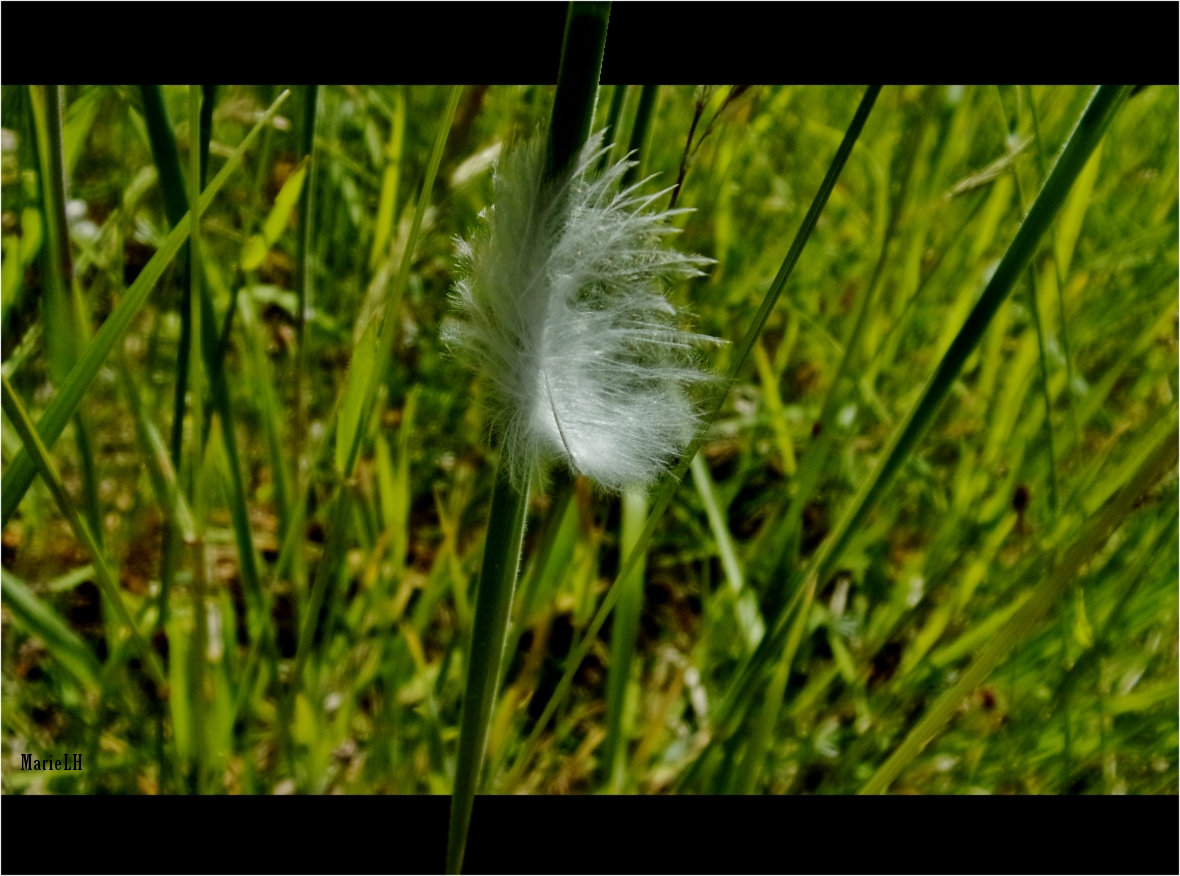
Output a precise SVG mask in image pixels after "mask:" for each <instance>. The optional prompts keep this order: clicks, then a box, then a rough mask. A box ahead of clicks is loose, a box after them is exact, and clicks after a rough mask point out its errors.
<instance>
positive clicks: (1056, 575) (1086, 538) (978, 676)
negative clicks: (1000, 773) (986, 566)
mask: <svg viewBox="0 0 1180 876" xmlns="http://www.w3.org/2000/svg"><path fill="white" fill-rule="evenodd" d="M1175 418H1176V412H1175V408H1173V410H1172V415H1171V419H1172V428H1171V429H1170V430H1169V432H1168V434H1167V435H1166V436H1165V437H1164V439H1163V441H1161V442H1160V443H1159V444H1158V445H1157V446H1156V448H1155V449H1154V451H1153V452H1152V453H1151V455H1150V456H1149V457H1148V458H1147V460H1145V461H1144V463H1143V464H1142V465H1141V466H1140V467H1139V469H1138V471H1137V472H1136V473H1135V475H1134V477H1133V478H1131V480H1130V482H1129V483H1128V484H1127V485H1126V486H1124V487H1123V488H1122V489H1121V490H1120V491H1119V492H1118V493H1117V494H1116V495H1114V496H1112V497H1111V499H1110V500H1109V501H1108V502H1107V503H1106V505H1105V506H1104V507H1103V508H1102V509H1101V511H1100V512H1099V513H1098V514H1097V515H1095V516H1094V517H1093V518H1092V519H1091V520H1090V522H1089V523H1088V524H1087V525H1086V527H1085V529H1084V530H1083V531H1082V533H1081V534H1080V535H1079V536H1078V537H1077V538H1076V539H1075V540H1074V542H1073V544H1072V545H1071V546H1070V548H1069V550H1068V551H1066V552H1065V555H1064V557H1063V558H1062V560H1061V562H1060V563H1058V564H1057V565H1056V566H1055V567H1054V569H1053V572H1052V574H1051V575H1050V576H1049V577H1048V578H1047V579H1045V580H1044V581H1042V582H1041V583H1040V584H1038V585H1037V587H1036V589H1035V591H1034V592H1033V594H1032V596H1031V598H1029V599H1028V601H1027V602H1025V603H1024V604H1023V605H1022V606H1021V607H1020V609H1019V610H1018V611H1017V612H1016V614H1014V615H1013V616H1012V619H1011V620H1010V621H1009V622H1008V623H1007V624H1006V625H1005V626H1004V628H1003V629H1002V630H1001V631H1000V632H999V633H998V634H997V635H996V636H995V637H994V638H993V639H992V640H991V641H990V642H988V644H987V645H985V646H984V648H983V650H981V651H980V652H979V654H978V655H977V656H976V658H975V660H973V661H972V663H971V665H970V666H969V667H968V668H967V669H966V670H964V671H963V674H962V675H960V676H959V678H958V680H957V681H956V682H955V684H954V685H953V686H952V687H951V688H950V690H948V691H947V692H946V693H944V694H943V695H942V696H941V697H939V699H938V701H937V702H935V704H934V705H933V706H931V707H930V709H929V710H928V711H927V712H926V714H925V715H923V716H922V719H921V720H920V721H919V722H918V723H917V725H915V726H914V728H913V729H912V730H911V731H910V732H909V733H908V734H907V735H906V738H905V740H904V741H903V742H902V743H901V745H899V746H898V747H897V749H896V750H895V751H894V752H893V754H892V755H890V756H889V758H888V760H886V761H885V763H883V764H882V765H881V766H880V768H879V769H878V770H877V772H876V773H874V775H873V777H872V778H871V779H869V781H868V782H867V783H866V784H865V786H864V787H863V788H861V790H860V793H862V794H880V793H883V792H884V791H886V790H887V789H888V788H889V786H890V784H892V783H893V781H894V779H896V778H897V777H898V775H899V774H900V773H901V771H902V770H903V769H904V768H905V767H906V765H907V764H908V763H909V762H910V761H911V760H913V759H914V757H915V756H916V755H917V754H918V753H919V752H920V751H921V750H922V749H923V748H924V747H925V746H926V745H927V744H928V743H929V742H930V741H931V740H932V739H933V738H934V737H935V735H936V734H937V733H938V732H939V730H941V729H942V727H943V725H945V724H946V723H947V721H949V720H950V718H951V716H952V715H953V714H954V712H955V710H957V709H958V708H959V705H960V704H961V703H962V702H963V699H964V698H965V697H966V696H967V695H968V694H970V693H971V691H973V690H975V688H976V687H978V686H979V684H980V683H982V682H983V680H984V679H985V678H987V676H988V675H989V674H990V673H991V671H992V670H993V669H995V668H996V666H997V665H998V664H999V663H1000V661H1001V660H1003V659H1004V657H1005V656H1006V655H1007V654H1008V652H1009V651H1010V650H1011V649H1012V648H1013V646H1015V645H1016V644H1017V643H1019V642H1020V641H1021V640H1022V639H1023V638H1025V637H1026V636H1027V635H1028V634H1029V633H1030V632H1031V631H1032V629H1033V627H1034V626H1035V625H1036V623H1037V621H1038V620H1039V619H1040V618H1041V617H1042V615H1044V614H1045V613H1046V612H1047V611H1048V610H1049V609H1050V608H1051V607H1052V606H1053V605H1054V604H1055V603H1056V602H1057V600H1058V598H1059V597H1060V596H1061V594H1062V593H1064V592H1065V590H1066V589H1067V588H1068V587H1069V586H1070V585H1071V584H1072V583H1074V581H1075V580H1076V578H1077V572H1078V570H1079V569H1080V568H1081V567H1082V565H1083V564H1084V563H1086V562H1088V561H1089V559H1090V558H1091V557H1093V556H1094V555H1095V554H1096V553H1097V552H1098V551H1099V550H1100V549H1101V548H1102V546H1103V545H1104V544H1105V543H1106V540H1107V539H1108V538H1110V536H1111V535H1112V534H1113V533H1114V531H1115V530H1116V529H1117V528H1118V527H1119V526H1120V525H1121V524H1122V523H1123V521H1124V520H1126V519H1127V517H1128V516H1129V515H1130V514H1131V513H1132V511H1133V508H1134V505H1135V503H1136V502H1138V501H1139V499H1140V498H1142V497H1143V495H1144V494H1145V493H1146V492H1147V491H1148V490H1149V489H1150V488H1151V487H1152V486H1153V485H1154V484H1155V483H1156V482H1157V481H1158V480H1159V479H1160V478H1161V477H1162V476H1163V475H1164V474H1166V473H1167V472H1168V471H1170V470H1171V469H1172V468H1173V467H1174V466H1175V465H1176V460H1177V444H1178V442H1180V433H1178V432H1177V429H1176V425H1175V422H1176V421H1175Z"/></svg>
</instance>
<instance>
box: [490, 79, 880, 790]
mask: <svg viewBox="0 0 1180 876" xmlns="http://www.w3.org/2000/svg"><path fill="white" fill-rule="evenodd" d="M880 90H881V86H879V85H872V86H869V88H868V89H867V90H866V92H865V94H864V97H863V98H862V99H861V102H860V105H859V106H858V107H857V110H856V113H855V114H854V115H853V118H852V121H851V122H850V123H849V125H848V130H847V131H846V132H845V134H844V139H843V140H842V141H841V143H840V146H839V148H838V149H837V150H836V154H835V156H834V157H833V158H832V163H831V165H830V166H829V167H828V171H827V173H826V174H825V176H824V179H823V182H821V183H820V187H819V190H818V191H817V192H816V194H815V197H814V198H813V199H812V202H811V207H810V208H809V209H808V211H807V215H806V216H805V217H804V219H803V223H802V224H801V225H800V227H799V230H798V232H796V234H795V238H794V240H793V241H792V243H791V247H790V249H789V250H788V251H787V256H786V258H785V259H784V260H783V264H782V266H781V267H780V268H779V271H778V274H777V275H775V278H774V280H773V281H772V282H771V284H770V288H769V289H768V290H767V292H766V295H765V297H764V298H763V299H762V303H761V305H760V306H759V307H758V311H757V312H756V313H755V315H754V319H753V321H752V323H751V325H750V328H749V330H747V332H746V334H745V335H744V336H743V338H742V340H741V341H740V342H739V343H738V345H737V348H736V350H735V352H734V354H733V355H732V357H731V360H730V361H731V366H730V371H729V375H728V376H729V380H728V382H727V388H728V384H729V383H732V382H733V380H734V379H735V378H736V376H737V374H738V373H739V372H740V370H741V368H742V366H743V365H744V364H745V361H746V357H747V356H748V355H749V353H750V350H751V349H752V348H753V346H754V343H755V342H756V341H757V340H758V336H759V335H760V334H761V332H762V328H763V326H765V325H766V320H767V319H768V318H769V317H770V312H771V311H772V310H773V309H774V305H775V304H776V303H777V302H778V299H779V296H780V295H781V294H782V291H783V288H784V287H785V286H786V283H787V280H788V279H789V278H790V276H791V273H792V271H793V270H794V268H795V264H796V263H797V262H798V261H799V256H800V255H801V254H802V252H803V248H804V247H805V246H806V245H807V241H808V240H809V239H810V237H811V233H812V231H814V230H815V224H816V222H818V221H819V217H820V214H821V213H822V212H823V208H824V205H825V204H827V201H828V197H829V196H830V195H831V193H832V189H833V188H835V185H836V180H837V179H838V178H839V176H840V171H841V170H843V169H844V165H845V163H846V162H847V161H848V156H849V155H850V154H851V152H852V147H853V146H854V145H856V141H857V139H858V138H859V137H860V132H861V130H862V129H863V128H864V125H865V122H866V121H867V120H868V117H869V113H870V112H871V111H872V108H873V104H874V103H875V102H876V100H877V95H878V94H879V93H880ZM725 394H726V391H722V392H718V393H716V398H715V399H714V401H713V404H712V406H711V411H710V414H709V416H708V418H707V422H712V420H714V419H715V418H716V416H717V412H718V411H720V409H721V405H722V404H723V402H724V401H725ZM704 434H705V429H701V430H700V432H699V433H698V435H697V437H696V438H695V439H694V440H693V441H692V442H691V443H690V444H689V446H688V447H687V448H686V449H685V452H684V455H683V456H682V457H681V459H680V462H679V464H678V465H677V466H676V468H675V470H673V472H672V473H671V475H670V476H669V477H667V478H666V479H665V480H664V482H663V484H662V485H661V486H660V488H659V489H658V490H657V491H656V494H655V500H654V501H653V503H652V510H651V513H650V514H648V517H647V523H646V524H645V525H644V528H643V533H642V534H641V535H640V537H639V542H638V546H637V548H636V551H637V553H636V556H638V555H639V553H640V552H642V551H645V550H646V546H647V542H648V541H649V540H650V539H651V536H652V533H654V532H655V528H656V526H657V524H658V523H659V521H660V518H662V517H663V514H664V512H665V511H666V510H667V508H668V504H669V503H670V502H671V501H672V496H673V494H674V493H675V491H676V488H677V487H678V486H679V484H680V480H681V479H682V478H683V477H684V475H685V473H686V472H687V471H688V467H689V465H690V464H691V463H692V459H693V457H694V456H696V452H697V450H699V449H700V446H701V444H702V442H703V441H704ZM630 565H631V563H629V562H628V563H624V564H623V568H622V569H621V570H620V572H619V575H618V577H617V578H616V579H615V582H614V583H613V584H612V585H611V587H610V589H609V590H608V591H607V593H606V596H605V597H604V598H603V601H602V604H601V605H600V606H599V609H598V613H597V614H596V615H595V617H594V620H593V621H592V622H591V624H590V627H589V629H588V630H587V633H586V635H585V636H584V637H583V639H582V641H581V643H580V644H579V645H578V646H577V648H575V649H572V650H571V653H570V656H569V658H568V659H567V662H566V668H565V672H564V674H563V675H562V678H561V681H560V682H559V683H558V685H557V688H556V689H555V690H554V692H553V695H552V696H551V697H550V698H549V702H548V703H547V704H546V705H545V709H544V711H543V712H542V713H541V716H540V717H539V718H538V719H537V722H536V724H534V725H533V730H532V732H531V733H530V734H529V738H528V740H527V741H526V742H525V745H524V750H523V752H522V754H521V755H520V756H519V757H518V758H517V761H516V764H515V765H514V766H513V768H512V777H511V778H510V780H509V781H508V783H507V787H512V786H513V785H514V781H513V780H512V779H515V778H519V775H520V773H521V772H522V771H523V770H524V768H525V766H526V765H527V763H528V761H529V760H530V759H531V757H532V753H533V751H534V750H535V748H536V744H537V741H538V739H540V736H541V733H542V732H544V729H545V727H546V726H547V725H548V723H549V721H550V719H552V717H553V713H554V712H555V711H556V709H557V707H558V705H560V703H562V702H563V701H564V700H565V697H566V696H567V695H568V693H569V688H570V683H571V682H572V681H573V677H574V674H575V673H576V672H577V670H578V667H579V666H580V665H581V663H582V661H583V660H584V659H585V658H586V655H587V654H588V653H589V652H590V648H591V647H592V645H593V643H594V639H595V637H596V636H597V635H598V631H599V630H600V629H601V628H602V625H603V623H605V622H606V618H607V616H608V615H609V614H610V612H611V610H612V609H613V608H614V605H615V602H616V601H617V599H618V595H619V581H620V580H621V579H623V578H625V577H626V576H627V575H629V574H631V571H632V570H631V568H630ZM763 644H765V639H764V640H763Z"/></svg>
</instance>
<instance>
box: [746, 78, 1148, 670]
mask: <svg viewBox="0 0 1180 876" xmlns="http://www.w3.org/2000/svg"><path fill="white" fill-rule="evenodd" d="M1125 94H1126V89H1125V87H1123V86H1101V87H1099V88H1098V89H1096V90H1095V92H1094V94H1093V97H1092V98H1091V100H1090V102H1089V104H1088V105H1087V107H1086V109H1085V111H1084V112H1083V114H1082V116H1081V118H1080V119H1079V120H1078V123H1077V126H1076V127H1075V128H1074V131H1073V133H1072V134H1071V135H1070V138H1069V140H1068V141H1067V142H1066V144H1065V147H1064V148H1063V150H1062V153H1061V155H1060V157H1059V158H1058V159H1057V162H1056V163H1055V164H1054V166H1053V170H1052V171H1051V172H1050V174H1049V177H1048V178H1047V179H1046V181H1045V184H1044V186H1043V187H1042V188H1041V191H1040V193H1038V195H1037V198H1036V200H1035V201H1034V202H1033V206H1032V208H1031V209H1030V210H1029V212H1028V215H1027V216H1026V217H1025V219H1024V222H1022V223H1021V226H1020V228H1019V230H1018V231H1017V232H1016V237H1015V238H1014V239H1013V241H1012V243H1011V244H1010V245H1009V247H1008V249H1007V251H1006V252H1005V253H1004V256H1003V258H1002V259H1001V260H1000V263H999V265H998V266H997V267H996V270H995V272H994V273H993V275H992V278H991V280H990V281H989V282H988V284H987V286H986V287H985V288H984V291H983V294H982V295H981V296H980V298H979V300H978V301H977V302H976V304H975V307H974V308H973V309H972V310H971V313H970V314H969V315H968V317H967V320H966V322H965V323H964V324H963V327H962V328H961V329H960V330H959V333H958V334H957V335H956V336H955V339H954V341H952V342H951V345H950V347H949V348H948V349H947V351H946V353H945V354H944V355H943V357H942V359H941V361H940V362H939V364H938V366H937V367H936V368H935V371H934V373H933V374H932V375H931V377H930V379H929V380H928V381H927V383H926V386H925V388H924V389H923V391H922V395H921V396H920V397H919V399H918V401H917V402H916V403H915V404H914V406H913V407H912V408H911V409H910V411H909V413H908V414H907V415H906V417H905V419H904V420H903V421H902V422H901V423H899V424H898V426H897V428H896V429H895V430H894V433H893V435H892V436H891V438H890V440H889V443H888V444H887V445H886V447H885V449H884V450H883V451H882V453H881V456H880V461H879V462H878V463H877V465H876V466H875V467H874V469H873V471H872V473H871V474H870V475H869V477H868V478H867V479H866V480H865V482H864V483H863V484H862V485H861V488H860V489H859V491H858V492H857V494H856V496H855V497H854V498H853V500H852V502H851V503H850V504H849V507H848V508H847V510H846V511H845V512H844V514H843V516H842V517H841V519H840V522H839V523H838V524H837V525H836V527H835V528H834V529H833V530H832V532H831V534H829V536H828V538H827V539H826V540H825V541H824V543H823V544H822V545H821V546H820V548H819V549H818V550H817V551H816V553H815V554H814V555H813V556H812V560H811V562H810V564H809V566H808V570H809V571H808V572H807V574H808V575H812V576H822V575H823V574H824V573H825V572H826V570H827V569H828V568H829V566H830V565H831V564H832V563H834V562H836V561H837V560H838V559H839V556H840V552H841V551H842V550H843V549H844V547H845V546H846V544H847V543H848V540H849V539H850V538H851V536H852V535H853V533H854V531H855V530H856V527H857V526H859V524H860V523H861V521H862V520H863V519H864V518H865V516H866V515H867V514H868V512H869V511H870V510H871V509H872V507H873V506H874V505H875V504H876V501H877V499H878V498H879V497H880V495H881V493H882V491H883V490H884V489H885V488H886V487H887V486H888V485H889V483H890V481H891V480H892V478H893V476H894V475H895V474H896V473H897V471H898V470H899V469H900V468H901V466H902V464H903V463H904V462H905V460H906V459H907V458H908V457H909V455H910V453H911V452H912V450H913V449H914V447H915V445H916V444H917V443H918V441H919V439H920V438H921V437H922V435H924V434H925V432H926V429H927V428H928V427H929V425H930V423H931V421H932V420H933V419H934V415H935V414H936V413H937V412H938V410H939V408H940V407H941V406H942V402H943V401H944V400H945V399H946V396H947V394H948V393H949V392H950V389H951V386H952V385H953V384H954V382H955V380H956V379H957V378H958V374H959V371H960V369H962V367H963V363H964V362H966V360H967V357H968V356H969V355H970V354H971V352H972V351H973V350H974V349H975V347H976V346H977V345H978V344H979V341H980V339H981V338H982V336H983V333H984V332H985V331H986V329H987V327H988V325H989V323H990V322H991V319H992V317H993V316H994V315H995V312H996V310H997V309H998V308H999V307H1000V305H1001V304H1003V302H1004V300H1005V299H1006V298H1007V296H1008V293H1009V292H1010V291H1011V289H1012V286H1013V284H1014V283H1015V282H1016V280H1017V279H1018V278H1019V276H1020V275H1021V274H1022V273H1023V272H1024V270H1025V268H1026V267H1027V265H1028V262H1029V260H1030V259H1031V258H1032V255H1033V251H1034V250H1035V248H1036V245H1037V243H1038V241H1039V240H1040V238H1041V236H1042V235H1043V234H1044V232H1045V231H1046V229H1047V228H1048V227H1049V224H1050V223H1051V222H1052V220H1053V217H1054V215H1055V214H1056V212H1057V210H1058V209H1060V207H1061V204H1062V202H1063V201H1064V200H1065V197H1066V195H1067V194H1068V193H1069V189H1070V186H1071V185H1072V184H1073V181H1074V180H1075V179H1076V178H1077V175H1078V174H1079V173H1080V172H1081V170H1082V168H1083V167H1084V166H1085V163H1086V161H1087V159H1088V158H1089V156H1090V153H1091V152H1092V151H1093V150H1094V147H1095V146H1096V145H1097V144H1098V142H1099V141H1100V140H1101V138H1102V135H1103V134H1104V133H1105V131H1106V128H1107V127H1108V125H1109V124H1110V121H1111V119H1112V118H1113V116H1114V113H1115V111H1116V110H1117V109H1118V106H1119V105H1120V103H1121V101H1122V99H1123V98H1124V97H1125ZM785 625H786V617H785V615H784V614H782V613H780V616H779V617H778V618H776V619H775V622H774V623H773V624H772V630H773V633H772V636H778V635H780V634H781V632H782V631H783V630H785ZM761 662H762V661H755V664H753V665H751V667H750V670H749V671H751V672H755V673H756V672H759V671H760V669H761V666H760V665H757V664H758V663H761ZM745 681H746V680H745V679H744V678H738V679H737V680H736V681H735V684H744V683H745Z"/></svg>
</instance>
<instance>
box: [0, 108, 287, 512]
mask: <svg viewBox="0 0 1180 876" xmlns="http://www.w3.org/2000/svg"><path fill="white" fill-rule="evenodd" d="M287 94H288V93H287V92H283V94H281V95H280V96H279V98H278V100H276V101H275V103H274V104H273V105H272V106H271V107H270V109H269V110H267V112H266V113H265V115H264V116H263V118H262V119H260V120H259V122H258V123H257V124H256V125H255V126H254V128H253V129H252V130H251V131H250V133H249V134H247V135H246V138H245V139H244V140H243V141H242V143H241V144H240V145H239V146H238V148H237V149H236V150H234V153H233V155H232V156H231V157H230V158H229V160H228V161H226V163H225V166H224V167H223V168H222V169H221V171H220V172H219V173H218V174H217V176H216V177H214V178H213V182H211V183H210V184H209V186H208V187H207V188H206V189H205V191H204V193H202V195H201V200H200V202H199V203H198V204H197V210H196V212H197V214H198V215H199V214H201V213H204V212H205V210H206V209H208V207H209V204H210V203H211V202H212V200H213V198H214V197H216V195H217V193H218V192H219V191H220V190H221V188H222V186H224V185H225V182H226V180H227V179H229V177H230V175H231V174H232V173H233V172H234V171H235V170H236V169H237V167H238V165H239V164H240V163H241V161H242V156H243V155H244V154H245V152H246V150H247V149H248V148H249V147H250V145H251V144H252V143H253V142H254V139H255V138H256V137H257V135H258V132H259V131H261V130H262V127H263V126H264V125H266V124H268V123H269V122H270V120H271V118H272V117H273V116H274V114H275V112H277V111H278V108H279V106H280V105H281V104H282V103H283V101H284V100H286V98H287ZM190 220H191V214H188V215H186V216H185V218H184V219H183V221H181V222H180V223H178V224H177V226H176V227H175V228H173V230H172V231H171V232H169V234H168V236H167V237H165V238H164V241H163V243H161V244H160V248H159V249H158V250H156V254H155V255H153V256H152V257H151V259H149V260H148V263H147V264H146V265H145V266H144V268H143V270H142V271H141V272H140V273H139V276H138V277H136V278H135V282H133V283H132V284H131V285H130V286H129V287H128V288H127V291H126V292H125V293H124V295H123V297H122V299H121V300H120V301H119V303H118V305H116V307H115V309H114V310H113V311H111V314H110V315H109V316H108V317H107V318H106V321H105V322H103V324H102V327H101V328H99V330H98V331H97V332H95V334H94V337H93V338H91V340H90V342H89V343H88V344H87V345H86V347H85V349H83V350H82V354H81V356H80V357H79V358H78V362H77V363H76V364H75V365H74V367H73V368H72V369H71V371H70V374H69V376H68V377H67V378H66V381H65V382H64V383H63V384H62V385H61V386H60V387H58V391H57V394H56V395H54V397H53V399H52V400H50V402H49V405H48V406H47V407H46V408H45V412H44V414H42V416H41V419H40V420H39V421H38V423H37V433H38V435H39V436H40V438H41V441H42V442H43V443H44V444H45V445H46V446H47V447H50V446H52V445H53V444H54V443H55V442H56V441H57V439H58V438H59V437H60V436H61V433H62V431H63V430H64V429H65V426H66V423H68V422H69V421H70V418H71V417H72V416H73V415H74V412H75V411H76V410H77V408H78V405H79V403H80V402H81V401H82V397H83V396H84V395H85V394H86V390H87V389H88V388H89V387H90V384H91V382H92V381H93V380H94V378H95V376H96V375H97V374H98V371H99V369H100V368H101V367H102V365H103V363H104V362H105V361H106V358H107V356H108V355H109V354H110V351H111V350H112V349H113V348H114V346H115V343H116V342H117V341H118V340H119V338H121V337H122V335H123V332H125V331H126V330H127V328H128V326H130V324H131V321H132V320H133V319H134V318H135V315H136V313H137V312H138V310H139V308H140V306H142V304H143V302H144V301H145V300H146V299H147V296H148V293H149V292H151V290H152V288H153V287H154V286H155V284H156V281H158V280H159V279H160V276H161V274H163V273H164V269H165V268H166V267H167V266H168V263H169V262H170V261H171V260H172V259H173V258H174V257H175V256H176V254H177V252H178V251H179V250H180V247H181V246H182V245H183V243H184V242H185V240H186V239H187V238H188V233H189V222H190ZM36 473H37V470H36V467H35V464H34V462H33V460H32V459H31V458H30V456H29V454H28V453H27V452H24V451H22V452H21V453H20V454H18V455H17V456H16V457H15V458H14V459H13V460H12V462H11V463H9V465H8V469H7V470H6V471H5V472H4V483H5V488H4V491H3V495H2V496H0V509H2V511H0V515H2V517H0V528H2V527H3V526H7V525H8V521H9V520H10V519H11V517H12V515H13V513H14V512H15V511H16V509H17V507H18V506H19V505H20V501H21V499H22V498H23V497H24V494H25V492H26V491H27V490H28V489H29V485H30V484H31V483H32V482H33V478H34V477H35V476H36Z"/></svg>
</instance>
